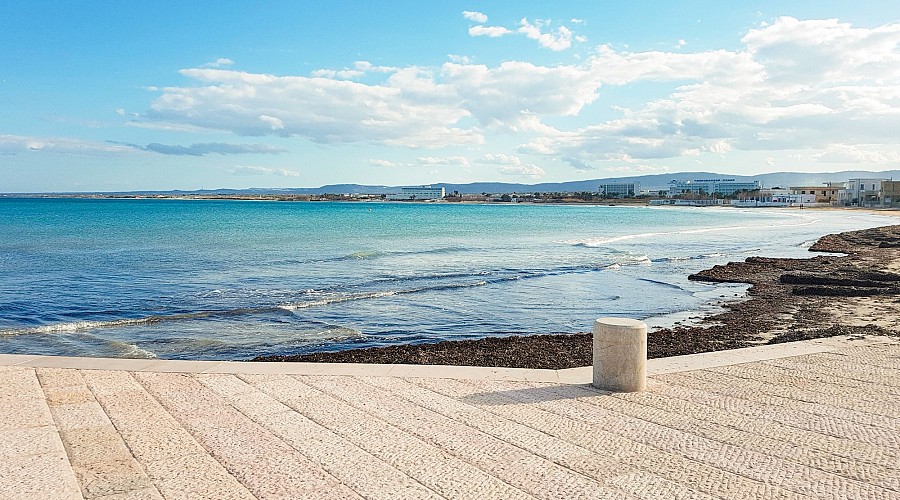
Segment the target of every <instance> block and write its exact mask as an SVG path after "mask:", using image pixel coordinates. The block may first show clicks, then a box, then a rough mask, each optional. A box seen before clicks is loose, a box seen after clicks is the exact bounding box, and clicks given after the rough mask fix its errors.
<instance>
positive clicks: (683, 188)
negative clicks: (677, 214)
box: [666, 179, 760, 198]
mask: <svg viewBox="0 0 900 500" xmlns="http://www.w3.org/2000/svg"><path fill="white" fill-rule="evenodd" d="M759 188H760V185H759V181H752V182H744V181H741V182H738V181H737V180H735V179H694V180H691V181H672V182H670V183H669V191H668V193H667V194H666V195H667V196H668V197H669V198H674V197H676V196H684V195H694V196H699V195H704V194H705V195H712V194H718V195H721V196H732V195H734V194H735V193H740V192H741V191H756V190H757V189H759Z"/></svg>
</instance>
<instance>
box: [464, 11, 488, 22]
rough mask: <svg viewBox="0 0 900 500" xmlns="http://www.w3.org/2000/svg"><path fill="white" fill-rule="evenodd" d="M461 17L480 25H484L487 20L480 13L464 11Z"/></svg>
mask: <svg viewBox="0 0 900 500" xmlns="http://www.w3.org/2000/svg"><path fill="white" fill-rule="evenodd" d="M462 15H463V17H464V18H466V19H468V20H469V21H475V22H476V23H480V24H484V23H486V22H487V20H488V16H486V15H484V14H482V13H481V12H474V11H470V10H464V11H463V13H462Z"/></svg>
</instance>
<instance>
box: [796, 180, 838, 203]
mask: <svg viewBox="0 0 900 500" xmlns="http://www.w3.org/2000/svg"><path fill="white" fill-rule="evenodd" d="M845 188H846V184H845V183H843V182H830V183H828V184H827V185H824V186H791V194H800V195H804V194H811V195H814V196H815V197H816V203H833V202H836V201H838V193H839V192H840V191H841V190H842V189H845Z"/></svg>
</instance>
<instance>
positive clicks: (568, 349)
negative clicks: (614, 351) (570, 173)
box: [255, 225, 900, 369]
mask: <svg viewBox="0 0 900 500" xmlns="http://www.w3.org/2000/svg"><path fill="white" fill-rule="evenodd" d="M810 251H811V252H821V253H828V254H844V255H813V256H811V257H810V258H806V259H795V258H766V257H749V258H747V259H745V260H744V261H742V262H729V263H727V264H725V265H716V266H714V267H712V268H709V269H706V270H703V271H701V272H699V273H696V274H692V275H691V276H690V277H689V278H690V279H691V280H696V281H704V282H719V283H747V284H749V285H751V286H750V288H749V290H748V292H747V294H748V296H747V298H746V300H740V301H735V302H730V303H727V304H725V305H724V309H725V310H724V311H723V312H720V313H717V314H713V315H710V316H707V317H704V318H701V319H700V320H699V321H698V322H696V323H695V324H691V325H689V326H678V325H676V326H673V327H670V328H660V329H656V330H652V331H650V332H649V334H648V357H650V358H660V357H669V356H678V355H685V354H694V353H700V352H708V351H717V350H723V349H734V348H740V347H750V346H753V345H760V344H766V343H768V344H774V343H780V342H789V341H795V340H807V339H814V338H821V337H831V336H837V335H860V336H863V335H890V336H900V225H893V226H885V227H879V228H873V229H865V230H861V231H849V232H843V233H840V234H833V235H827V236H824V237H822V238H821V239H819V240H818V241H817V242H816V243H815V244H814V245H812V246H811V247H810ZM591 353H592V351H591V335H590V334H588V333H581V334H563V335H533V336H512V337H503V338H496V337H494V338H485V339H479V340H464V341H443V342H439V343H433V344H418V345H399V346H389V347H379V348H368V349H354V350H347V351H340V352H331V353H314V354H307V355H299V356H264V357H257V358H255V360H256V361H308V362H340V363H399V364H433V365H441V364H445V365H471V366H497V367H520V368H542V369H565V368H573V367H578V366H587V365H590V364H591V362H592V360H591V355H592V354H591Z"/></svg>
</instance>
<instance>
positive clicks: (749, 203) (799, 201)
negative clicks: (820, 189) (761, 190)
mask: <svg viewBox="0 0 900 500" xmlns="http://www.w3.org/2000/svg"><path fill="white" fill-rule="evenodd" d="M815 203H816V195H814V194H774V195H773V194H762V195H760V196H750V197H746V198H742V199H739V200H731V205H732V206H735V207H802V206H804V205H814V204H815Z"/></svg>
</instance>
